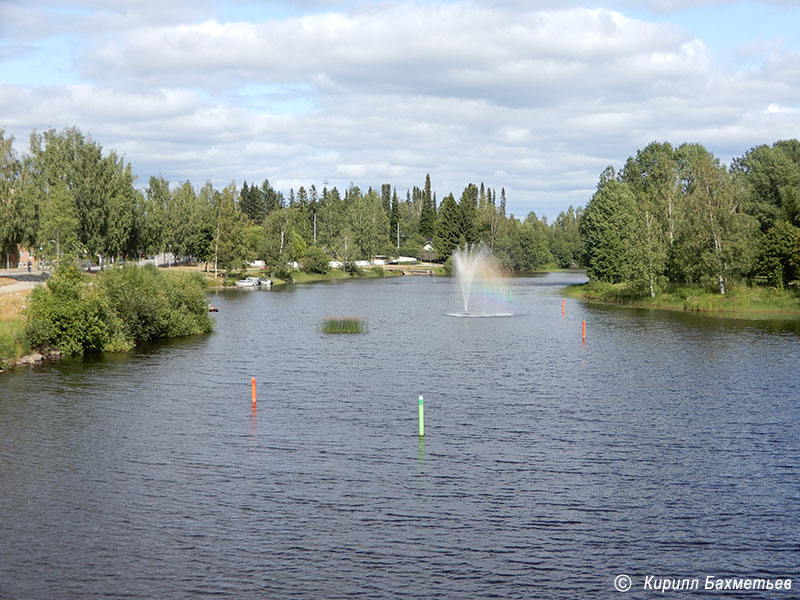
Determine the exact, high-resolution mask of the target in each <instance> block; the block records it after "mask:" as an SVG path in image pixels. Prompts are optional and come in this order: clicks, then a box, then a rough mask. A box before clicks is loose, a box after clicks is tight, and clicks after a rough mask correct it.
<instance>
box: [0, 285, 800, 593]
mask: <svg viewBox="0 0 800 600" xmlns="http://www.w3.org/2000/svg"><path fill="white" fill-rule="evenodd" d="M579 279H580V276H579V275H574V274H550V275H548V276H546V277H531V278H518V279H510V280H508V281H507V283H506V285H507V286H508V287H509V288H511V290H512V291H513V303H512V305H511V307H512V308H513V310H514V311H515V312H519V313H522V314H520V315H518V316H515V317H511V318H503V319H460V318H453V317H447V316H445V314H446V313H448V312H454V311H458V310H460V308H461V306H460V304H461V301H460V297H459V296H458V291H457V286H456V284H455V283H454V282H453V281H451V280H447V279H438V278H437V279H433V278H427V277H414V278H412V277H406V278H401V279H391V280H370V281H353V282H342V283H336V284H318V285H312V286H299V285H298V286H296V287H293V288H290V289H287V290H274V291H270V292H266V291H260V290H236V291H231V292H224V293H223V292H219V293H214V294H212V304H214V305H216V306H218V307H219V308H220V312H219V313H217V315H216V316H215V318H216V320H217V327H216V331H215V333H213V334H211V335H209V336H203V337H196V338H189V339H181V340H175V341H171V342H168V343H163V344H154V345H151V346H148V347H146V348H143V349H141V350H139V351H137V352H135V353H131V354H123V355H102V356H91V357H87V358H85V359H82V360H64V361H62V362H60V363H56V364H52V365H46V366H43V367H40V368H36V369H32V370H15V371H13V372H9V373H5V374H3V375H2V376H0V486H1V487H0V491H1V493H0V597H1V598H13V599H16V598H26V599H27V598H36V599H39V598H42V599H44V598H170V599H172V598H202V597H211V596H214V597H224V598H464V599H467V598H470V599H472V598H564V599H567V598H608V597H614V596H619V595H620V594H619V593H618V592H615V590H614V587H613V581H614V578H615V576H616V575H618V574H622V573H624V574H627V575H629V576H630V577H631V578H632V580H633V582H634V587H633V589H632V590H631V591H630V592H628V593H627V595H625V596H624V597H628V598H637V597H638V598H642V597H651V596H652V595H653V594H654V592H644V591H642V581H643V580H644V578H645V577H646V576H648V575H655V576H664V577H701V578H702V577H705V575H714V576H717V577H731V576H741V577H757V576H758V577H784V578H785V577H788V578H792V579H793V581H794V588H793V592H791V593H789V594H788V595H787V594H785V593H784V594H783V595H780V596H779V597H785V598H789V597H793V594H794V592H796V590H797V588H800V572H798V571H799V569H798V556H800V477H799V476H800V468H799V467H798V461H800V431H798V429H800V409H799V408H798V406H799V404H798V395H800V392H799V391H798V390H800V373H799V372H798V366H800V335H798V331H797V329H796V327H793V326H791V325H785V324H781V323H759V322H735V321H729V320H719V319H704V318H702V317H691V316H687V315H683V314H674V313H664V312H657V311H636V310H630V309H620V308H608V307H595V306H588V305H585V304H582V303H581V302H579V301H577V300H569V299H568V300H567V303H566V315H565V316H562V314H561V302H562V300H561V299H562V293H561V288H560V286H562V285H564V284H566V283H569V282H572V281H575V280H579ZM509 297H510V295H509ZM328 316H359V317H363V318H365V319H367V321H368V323H369V331H368V333H366V334H362V335H324V334H322V333H320V332H319V324H320V321H321V320H322V319H323V318H324V317H328ZM584 319H585V320H586V330H587V339H586V343H585V344H582V343H581V321H582V320H584ZM251 377H256V379H257V384H258V407H257V409H256V410H253V409H252V406H251V400H250V378H251ZM420 394H423V395H424V397H425V433H426V435H425V438H424V442H423V441H420V438H419V437H418V435H417V396H418V395H420ZM701 587H702V584H701ZM760 594H762V593H761V592H753V591H750V592H739V596H740V597H742V598H758V597H762V596H761V595H760ZM774 595H775V593H773V596H774ZM725 597H736V594H735V593H730V594H726V596H725ZM763 597H772V596H769V595H765V596H763Z"/></svg>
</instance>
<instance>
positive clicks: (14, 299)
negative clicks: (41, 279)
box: [0, 290, 31, 369]
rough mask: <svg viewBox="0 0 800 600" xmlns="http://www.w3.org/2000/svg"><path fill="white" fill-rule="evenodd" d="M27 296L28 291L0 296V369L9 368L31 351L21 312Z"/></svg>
mask: <svg viewBox="0 0 800 600" xmlns="http://www.w3.org/2000/svg"><path fill="white" fill-rule="evenodd" d="M29 294H30V291H29V290H25V291H21V292H10V293H7V294H0V368H3V369H5V368H7V367H9V366H10V365H12V364H13V363H14V362H15V361H16V360H17V359H18V358H21V357H23V356H25V355H26V354H28V353H30V351H31V347H30V344H29V343H28V341H27V338H26V336H25V316H24V312H23V311H24V310H25V308H26V307H27V304H28V296H29Z"/></svg>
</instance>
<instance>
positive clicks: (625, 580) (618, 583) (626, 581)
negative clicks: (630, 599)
mask: <svg viewBox="0 0 800 600" xmlns="http://www.w3.org/2000/svg"><path fill="white" fill-rule="evenodd" d="M632 584H633V582H632V581H631V578H630V577H628V576H627V575H617V576H616V577H614V588H615V589H616V590H617V591H618V592H627V591H628V590H629V589H631V585H632Z"/></svg>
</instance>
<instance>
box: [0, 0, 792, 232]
mask: <svg viewBox="0 0 800 600" xmlns="http://www.w3.org/2000/svg"><path fill="white" fill-rule="evenodd" d="M55 4H56V3H53V5H52V6H49V7H48V6H46V5H44V4H43V3H42V2H39V3H38V4H37V5H35V6H34V8H33V9H32V10H34V9H35V10H36V11H39V13H41V12H42V11H44V12H45V13H46V12H47V11H49V10H54V7H55ZM100 4H102V10H99V11H98V12H90V14H89V15H88V16H85V15H83V16H82V11H73V12H70V13H69V14H68V15H67V17H68V20H67V21H66V22H67V23H68V24H69V25H68V26H69V27H70V29H71V30H72V31H63V32H62V33H63V34H65V35H66V34H67V33H70V34H71V33H76V35H73V36H72V37H70V40H71V42H69V44H70V46H69V48H70V50H71V51H72V53H73V54H74V55H76V56H78V59H77V62H76V64H75V69H76V72H79V73H80V74H81V77H77V76H76V78H78V79H79V80H80V81H81V82H82V83H80V84H78V85H70V86H45V85H42V86H30V85H19V84H15V83H14V82H13V81H10V80H6V82H5V84H0V115H4V116H3V119H4V121H3V122H0V127H3V126H5V127H7V128H9V130H11V132H12V133H16V134H17V137H18V139H19V138H20V137H23V138H24V137H26V136H27V134H28V133H29V132H30V131H31V130H33V129H40V130H41V129H45V128H48V127H54V128H57V129H60V128H62V127H65V126H71V125H76V126H78V127H80V128H81V129H82V130H83V131H84V132H85V133H88V134H91V135H92V136H93V137H94V138H95V139H97V140H98V141H99V142H100V143H102V144H103V145H104V147H106V148H107V149H115V150H116V151H117V152H118V153H120V154H124V155H125V156H126V159H127V160H130V161H131V162H132V163H133V166H134V169H135V170H136V171H137V173H139V174H140V181H142V180H145V182H146V178H147V177H148V176H149V175H155V174H163V175H165V176H166V177H168V178H169V179H171V180H173V181H178V180H183V179H187V178H188V179H190V180H191V181H192V182H193V183H195V184H197V185H200V184H202V183H203V182H204V181H205V180H206V179H210V180H212V181H213V182H214V183H215V185H226V184H227V183H229V182H230V181H231V180H232V179H236V180H237V181H238V182H239V183H241V181H242V180H244V179H247V180H248V181H250V182H252V181H261V180H262V179H264V178H269V179H270V181H271V182H272V183H273V185H277V186H279V187H280V186H282V185H285V186H286V187H285V188H281V189H284V191H288V186H290V185H291V186H294V187H297V186H298V185H299V184H302V185H305V186H306V187H308V186H309V185H311V184H312V183H313V184H316V185H317V186H318V187H321V186H322V181H323V180H326V179H327V180H329V182H330V185H337V186H339V187H340V188H341V187H346V186H347V185H348V184H349V182H350V181H353V182H354V183H356V184H357V185H360V186H362V187H364V188H366V187H368V186H370V185H373V186H375V185H380V184H381V183H385V182H387V183H391V184H393V185H396V186H397V187H398V191H399V192H400V193H404V191H405V189H406V188H407V187H410V186H413V185H420V184H421V183H422V182H423V181H424V177H425V174H426V173H427V172H430V173H431V176H432V179H433V184H434V188H435V189H436V190H437V192H438V194H437V196H438V198H439V199H440V200H441V199H442V198H443V197H444V196H445V195H446V194H447V193H449V192H453V193H454V194H455V195H456V196H458V195H459V194H460V192H461V189H462V188H463V186H464V185H465V184H466V183H468V182H475V183H478V182H480V181H484V182H485V183H486V184H487V185H489V186H492V187H497V188H498V189H499V188H500V187H505V188H506V191H507V192H508V197H509V208H510V210H512V211H513V212H515V213H516V214H518V215H521V216H524V215H525V214H527V212H528V211H529V210H536V211H537V213H538V214H542V213H545V214H549V215H550V216H555V214H557V212H558V211H559V210H561V209H564V208H566V207H567V206H568V205H569V204H575V205H578V204H584V203H585V202H586V200H587V199H588V198H589V196H590V195H591V193H592V191H593V190H594V187H595V184H596V182H597V177H598V175H599V173H600V172H601V171H602V170H603V168H604V167H605V166H607V165H608V164H609V163H613V164H615V165H617V166H619V165H620V164H621V163H622V162H624V160H625V158H626V157H627V156H628V155H630V154H633V153H635V151H636V150H637V149H638V148H641V147H643V146H644V145H646V144H647V143H649V142H650V141H653V140H669V141H671V142H672V143H674V144H679V143H681V142H684V141H691V142H695V141H696V142H700V143H703V144H706V145H707V146H708V147H709V149H711V150H712V151H714V152H715V153H717V154H718V156H720V158H722V159H723V160H726V161H727V160H729V159H730V157H731V156H733V155H737V154H742V153H744V152H745V151H746V150H747V149H748V148H749V147H750V146H751V145H753V144H755V143H772V142H773V141H775V140H776V139H779V138H785V137H791V136H792V135H796V133H793V132H797V131H800V115H798V112H797V107H798V106H800V88H798V86H796V85H794V82H796V81H799V80H800V59H798V56H796V55H793V54H791V53H787V52H782V51H781V50H780V48H776V47H770V48H771V52H770V54H769V55H768V57H767V59H766V60H765V61H764V62H752V63H749V64H748V65H747V67H746V68H741V69H739V70H737V69H735V68H730V66H729V65H726V66H725V67H722V66H720V65H717V64H715V63H714V60H713V58H712V57H711V56H710V54H709V52H708V50H707V48H706V45H705V44H704V43H703V41H702V40H701V39H694V38H692V37H689V36H688V35H687V34H686V33H685V32H682V31H681V30H680V29H679V28H677V27H675V26H673V25H670V24H664V23H655V22H649V21H647V20H641V19H634V18H629V17H626V16H624V15H623V14H622V13H621V12H615V11H611V10H606V9H586V8H581V7H577V6H573V7H571V8H561V7H559V6H555V7H552V8H546V6H547V3H546V2H540V3H538V4H537V6H538V8H537V9H535V10H533V9H531V8H530V6H531V5H530V4H528V3H517V4H516V5H515V3H513V2H495V3H492V4H488V3H460V2H451V3H423V2H419V3H403V4H399V3H387V2H382V3H372V4H368V3H367V4H357V5H355V6H354V7H351V8H349V9H346V10H334V9H335V8H336V6H337V3H325V2H321V3H310V4H313V6H314V8H315V10H318V12H312V13H308V14H297V15H295V16H289V17H286V16H282V15H280V14H278V13H276V14H275V15H273V16H271V17H268V18H266V17H265V18H260V19H258V20H255V21H245V20H236V21H226V20H225V19H223V18H220V17H219V15H217V14H216V13H214V12H213V10H214V6H213V5H212V4H211V3H210V2H206V3H203V4H200V5H198V9H197V12H196V13H193V14H191V16H190V12H189V9H190V7H191V5H190V3H163V2H154V1H153V2H147V3H144V4H143V5H142V9H141V10H136V11H134V10H132V9H131V6H132V5H131V4H129V3H126V2H121V1H117V2H114V3H108V2H102V3H100V2H99V1H98V2H97V3H95V4H92V3H89V2H83V3H82V4H81V8H82V9H87V8H92V6H95V5H97V6H99V5H100ZM291 4H293V6H290V7H289V8H291V9H292V10H299V9H300V8H301V6H300V5H301V4H305V3H302V2H300V3H291ZM287 5H288V4H287ZM12 6H16V7H19V6H20V5H19V4H16V3H14V4H12ZM247 6H248V5H247V2H241V3H239V4H237V5H236V7H235V8H237V10H239V11H240V12H241V10H243V9H246V8H247ZM3 10H6V9H3ZM13 14H14V18H15V19H16V23H18V24H24V23H25V17H24V15H22V14H21V13H20V11H19V10H15V11H14V12H13ZM29 26H30V24H28V25H27V27H29ZM52 30H53V29H52V27H51V28H50V29H49V31H52ZM56 30H57V28H56ZM78 32H79V33H80V34H81V35H77V33H78ZM46 35H50V34H49V33H48V34H46ZM16 36H17V37H16V40H18V42H16V43H19V40H24V39H35V36H33V34H30V35H27V34H25V32H24V31H20V32H18V33H17V34H16ZM11 41H12V42H13V40H11ZM36 48H37V51H39V52H42V51H44V50H42V47H40V46H37V47H36ZM0 60H2V59H0ZM1 65H2V63H0V66H1ZM43 83H44V82H43ZM769 107H773V109H770V108H769ZM22 149H24V148H22ZM18 150H20V146H18ZM298 182H300V183H298Z"/></svg>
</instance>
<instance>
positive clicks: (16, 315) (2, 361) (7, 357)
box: [0, 264, 443, 369]
mask: <svg viewBox="0 0 800 600" xmlns="http://www.w3.org/2000/svg"><path fill="white" fill-rule="evenodd" d="M404 270H405V271H406V272H407V273H411V272H414V271H428V270H431V271H432V272H433V274H434V275H441V274H442V272H443V271H442V267H441V265H427V264H424V265H412V266H407V267H399V266H396V265H391V266H386V267H370V268H366V269H360V270H359V271H358V273H356V274H353V273H346V272H344V271H341V270H339V269H331V270H330V271H328V272H327V273H325V274H322V273H302V272H299V271H295V272H292V273H291V278H292V280H291V281H289V280H283V279H279V278H275V279H274V280H273V282H274V286H277V287H280V286H284V285H292V284H297V283H318V282H326V281H338V280H347V279H360V278H367V279H369V278H380V277H399V276H402V275H403V271H404ZM158 272H160V273H163V274H164V276H165V277H168V278H170V279H174V278H176V277H177V278H179V279H180V278H181V275H182V274H183V275H186V274H194V275H195V276H196V274H198V273H199V274H200V275H201V276H202V278H203V279H204V280H205V282H206V284H207V286H208V287H209V288H222V287H223V278H222V277H221V276H220V277H217V278H216V279H215V278H214V274H213V273H211V272H203V271H201V270H200V269H199V268H198V267H197V265H182V266H173V267H170V268H167V269H163V268H162V269H158ZM100 275H101V273H91V274H86V273H84V274H83V275H82V276H81V277H83V278H91V279H92V280H94V279H95V278H97V277H98V276H100ZM246 275H247V276H255V277H265V276H266V275H265V273H264V271H259V270H251V271H249V272H247V273H246ZM235 279H238V277H236V278H229V279H228V281H229V282H235ZM3 283H6V281H5V280H2V279H0V285H2V284H3ZM7 283H9V284H10V283H14V281H13V280H9V281H8V282H7ZM30 295H31V291H30V290H24V291H18V292H9V293H4V294H0V369H4V368H8V367H9V366H11V365H13V364H14V363H15V362H16V361H17V360H18V359H20V358H22V357H23V356H25V355H26V354H29V353H30V352H31V350H32V348H31V343H30V341H29V339H30V330H29V328H28V326H27V317H26V312H25V309H26V308H27V307H28V306H29V304H30ZM134 296H135V294H134ZM140 299H141V300H144V298H140ZM127 312H130V311H127ZM137 312H138V311H137ZM138 316H139V317H141V313H140V314H139V315H138ZM136 335H142V334H141V333H140V332H137V333H136V334H135V335H134V336H133V337H136ZM117 345H119V346H120V348H118V349H125V348H127V347H130V345H131V341H128V343H124V344H117Z"/></svg>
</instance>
